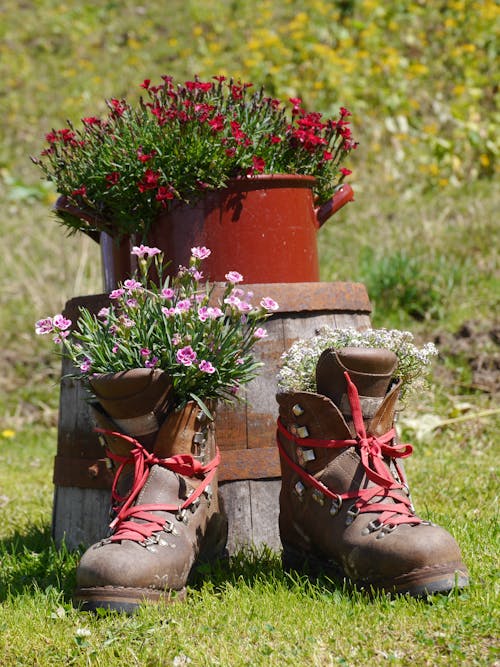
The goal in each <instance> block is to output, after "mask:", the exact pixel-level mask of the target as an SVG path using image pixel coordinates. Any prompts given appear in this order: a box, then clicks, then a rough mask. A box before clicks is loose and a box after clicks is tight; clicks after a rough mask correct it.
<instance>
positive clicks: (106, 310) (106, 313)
mask: <svg viewBox="0 0 500 667" xmlns="http://www.w3.org/2000/svg"><path fill="white" fill-rule="evenodd" d="M97 317H101V318H102V319H104V320H106V319H107V318H108V317H109V308H101V310H100V311H99V312H98V313H97Z"/></svg>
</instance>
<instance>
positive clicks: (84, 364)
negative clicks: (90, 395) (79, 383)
mask: <svg viewBox="0 0 500 667" xmlns="http://www.w3.org/2000/svg"><path fill="white" fill-rule="evenodd" d="M91 365H92V361H91V360H90V359H89V358H88V357H85V359H84V360H83V361H82V363H81V364H80V370H81V371H82V373H87V372H88V371H89V370H90V367H91Z"/></svg>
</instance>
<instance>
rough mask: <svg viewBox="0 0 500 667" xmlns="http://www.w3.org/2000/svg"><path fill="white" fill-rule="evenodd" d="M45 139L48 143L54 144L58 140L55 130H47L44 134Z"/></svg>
mask: <svg viewBox="0 0 500 667" xmlns="http://www.w3.org/2000/svg"><path fill="white" fill-rule="evenodd" d="M45 139H46V140H47V141H48V142H49V144H55V143H56V142H57V141H58V140H59V138H58V136H57V134H56V133H55V132H49V133H48V134H46V135H45Z"/></svg>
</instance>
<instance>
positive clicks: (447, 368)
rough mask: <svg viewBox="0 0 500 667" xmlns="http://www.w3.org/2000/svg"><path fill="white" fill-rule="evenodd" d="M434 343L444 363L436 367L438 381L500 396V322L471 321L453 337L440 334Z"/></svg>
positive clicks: (452, 335)
mask: <svg viewBox="0 0 500 667" xmlns="http://www.w3.org/2000/svg"><path fill="white" fill-rule="evenodd" d="M434 343H435V344H436V346H437V348H438V350H439V353H440V355H439V356H440V362H441V363H439V364H436V366H435V375H436V377H437V378H439V379H440V380H441V381H443V382H447V381H451V382H454V383H455V384H459V385H460V386H461V387H462V388H463V389H466V390H467V389H468V390H471V391H474V390H477V391H481V392H485V393H488V394H492V395H497V394H500V322H494V323H489V324H487V323H485V322H484V321H483V322H478V321H474V320H471V321H468V322H465V323H464V324H462V326H461V327H460V329H459V330H458V331H457V332H455V333H453V334H451V333H448V332H445V333H439V334H437V335H436V337H435V339H434ZM446 359H449V360H450V361H451V362H452V364H449V363H448V364H447V363H446Z"/></svg>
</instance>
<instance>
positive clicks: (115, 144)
mask: <svg viewBox="0 0 500 667" xmlns="http://www.w3.org/2000/svg"><path fill="white" fill-rule="evenodd" d="M141 86H142V88H143V89H144V91H145V94H144V97H143V98H141V99H140V101H139V103H138V104H137V105H136V106H133V105H131V104H130V103H128V102H127V101H126V100H119V99H111V100H110V101H109V102H108V106H109V113H108V115H107V117H105V118H103V119H101V118H97V117H95V116H91V117H86V118H83V119H82V125H81V127H79V128H76V127H74V126H73V125H72V124H71V123H68V126H67V127H65V128H64V129H61V130H53V131H51V132H49V133H48V134H47V135H46V139H47V142H48V147H47V148H46V149H45V150H43V151H42V154H41V155H40V157H39V158H34V162H35V163H36V164H38V165H39V166H40V167H41V169H42V170H43V172H44V174H45V176H46V177H47V178H48V179H49V180H51V181H53V182H54V183H55V185H56V187H57V190H58V192H59V193H60V194H61V197H60V198H59V200H58V202H57V204H56V211H57V213H58V215H59V217H60V218H61V220H62V222H63V223H64V224H65V225H66V226H67V227H68V228H69V229H70V230H71V231H77V230H80V231H84V232H87V233H89V234H91V235H94V236H95V238H96V239H100V240H101V241H103V247H104V250H105V251H104V255H105V263H108V264H109V263H110V262H111V260H110V257H112V261H113V262H114V271H111V273H110V275H111V277H110V278H109V279H108V281H107V285H106V286H107V287H108V288H112V287H114V286H116V282H117V281H118V280H120V279H124V278H125V277H127V276H128V275H130V273H131V271H132V269H133V268H134V267H131V266H130V260H129V257H130V247H131V244H136V243H146V244H148V245H150V246H156V247H159V248H161V249H162V250H163V251H164V253H165V257H167V258H168V259H170V260H172V262H171V265H170V266H171V267H172V269H171V270H172V271H174V272H175V270H176V268H177V267H178V266H179V265H182V264H186V262H187V261H188V260H189V253H190V248H192V247H194V246H203V245H205V246H208V247H210V248H212V250H213V251H214V252H213V256H212V257H213V260H211V261H209V262H207V265H206V266H205V271H206V274H207V277H209V278H210V279H212V280H223V279H224V273H225V270H226V268H225V267H226V266H227V260H228V257H230V258H231V261H234V263H236V264H237V265H238V266H240V267H242V270H243V271H244V273H245V276H246V278H247V280H248V281H249V282H302V281H314V280H318V276H319V270H318V258H317V248H316V234H317V230H318V229H319V227H320V226H321V225H322V224H323V223H324V222H325V221H326V220H327V219H328V218H329V217H330V215H332V214H333V213H334V212H335V211H336V210H338V208H340V207H341V206H343V205H344V204H345V203H346V202H347V201H350V200H351V199H352V198H353V193H352V189H351V187H350V186H349V185H347V184H345V183H344V179H345V177H346V176H347V175H348V174H350V171H349V170H348V169H346V168H345V167H343V166H342V162H343V160H344V158H345V157H346V156H347V155H348V154H349V153H350V151H351V150H353V149H354V148H355V147H356V146H357V144H356V142H355V141H354V140H353V138H352V134H351V129H350V126H349V116H350V112H349V111H348V110H347V109H345V108H343V107H341V108H340V110H339V113H338V116H337V117H336V118H334V119H333V118H328V119H327V118H324V117H323V116H322V115H321V114H320V113H317V112H307V111H306V110H305V109H304V108H303V105H302V102H301V100H300V99H298V98H292V99H290V100H289V102H288V103H287V104H284V103H282V102H281V101H280V100H277V99H273V98H271V97H267V96H266V95H265V93H264V91H263V90H262V89H259V90H257V91H253V89H252V84H250V83H241V82H235V81H233V80H226V79H225V77H222V76H217V77H214V78H213V80H212V81H200V80H199V79H198V78H195V79H194V80H192V81H186V82H185V83H182V84H177V83H174V81H173V80H172V78H171V77H169V76H164V77H162V81H161V83H160V84H159V85H152V84H151V81H150V80H149V79H147V80H145V81H144V82H143V83H142V84H141ZM110 237H111V239H113V243H112V244H110V240H109V239H110ZM106 243H107V244H108V246H109V245H111V255H110V257H108V255H107V251H106ZM108 268H109V267H108ZM168 270H169V269H168V268H167V271H168ZM113 274H114V275H113Z"/></svg>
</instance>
